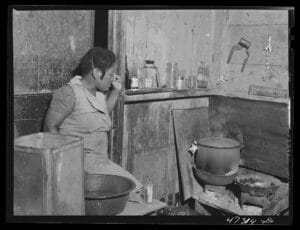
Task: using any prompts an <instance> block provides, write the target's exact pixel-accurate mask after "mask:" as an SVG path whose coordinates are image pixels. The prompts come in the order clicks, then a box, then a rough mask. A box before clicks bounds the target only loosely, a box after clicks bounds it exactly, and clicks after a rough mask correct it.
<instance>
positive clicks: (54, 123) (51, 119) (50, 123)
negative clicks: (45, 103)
mask: <svg viewBox="0 0 300 230" xmlns="http://www.w3.org/2000/svg"><path fill="white" fill-rule="evenodd" d="M74 107H75V95H74V92H73V89H72V88H71V87H69V86H63V87H62V88H60V89H59V90H57V91H56V92H55V93H54V95H53V98H52V101H51V104H50V106H49V109H48V111H47V114H46V117H45V121H44V132H51V133H58V131H59V126H60V125H61V124H62V122H63V121H64V120H65V119H66V118H67V116H68V115H69V114H70V113H71V112H72V111H73V109H74Z"/></svg>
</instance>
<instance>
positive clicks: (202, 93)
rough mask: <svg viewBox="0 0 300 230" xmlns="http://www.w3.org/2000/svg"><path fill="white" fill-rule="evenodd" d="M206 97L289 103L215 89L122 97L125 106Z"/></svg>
mask: <svg viewBox="0 0 300 230" xmlns="http://www.w3.org/2000/svg"><path fill="white" fill-rule="evenodd" d="M208 96H224V97H234V98H241V99H248V100H258V101H269V102H277V103H285V104H288V103H289V100H290V99H289V98H272V97H265V96H256V95H248V94H247V93H242V92H238V93H231V92H225V91H222V90H217V89H182V90H172V89H168V88H163V89H138V90H126V92H125V95H124V102H125V104H129V103H135V102H149V101H161V100H172V99H180V98H193V97H208Z"/></svg>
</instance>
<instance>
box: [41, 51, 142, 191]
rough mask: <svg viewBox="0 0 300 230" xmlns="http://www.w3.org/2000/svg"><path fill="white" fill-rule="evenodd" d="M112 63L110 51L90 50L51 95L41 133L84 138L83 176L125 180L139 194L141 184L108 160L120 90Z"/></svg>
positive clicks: (113, 61) (113, 59)
mask: <svg viewBox="0 0 300 230" xmlns="http://www.w3.org/2000/svg"><path fill="white" fill-rule="evenodd" d="M115 61H116V57H115V55H114V53H113V52H111V51H110V50H107V49H103V48H101V47H94V48H92V49H91V50H89V51H88V52H87V53H86V55H85V56H83V57H82V59H81V60H80V63H79V64H78V66H77V68H76V70H75V71H74V73H75V74H74V77H73V78H72V79H71V80H70V81H69V82H68V83H67V84H66V85H65V86H63V87H61V88H59V89H58V90H56V91H55V92H54V95H53V98H52V101H51V104H50V107H49V109H48V111H47V114H46V117H45V122H44V131H45V132H52V133H60V134H66V135H74V136H80V137H83V138H84V169H85V172H86V173H95V174H97V173H98V174H101V173H103V174H113V175H121V176H126V177H129V178H131V179H132V180H133V181H134V182H135V183H136V190H138V189H140V188H141V187H142V185H141V183H140V182H139V181H138V180H137V179H136V178H135V177H134V176H133V175H132V174H130V173H129V172H128V171H126V170H125V169H123V168H122V167H120V166H119V165H117V164H115V163H113V162H112V161H110V160H109V159H108V157H107V151H108V135H107V134H108V131H109V130H110V129H111V128H112V124H111V118H110V116H109V114H110V112H111V111H112V110H113V108H114V106H115V105H116V103H117V100H118V96H119V91H120V90H121V87H122V86H121V82H120V79H119V77H118V76H116V75H114V74H113V73H112V69H113V65H114V63H115ZM110 87H111V88H112V89H111V90H109V89H110ZM106 94H108V96H106Z"/></svg>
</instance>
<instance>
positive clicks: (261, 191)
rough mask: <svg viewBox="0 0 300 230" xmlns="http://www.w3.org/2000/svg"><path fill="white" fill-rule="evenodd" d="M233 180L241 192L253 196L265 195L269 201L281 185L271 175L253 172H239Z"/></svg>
mask: <svg viewBox="0 0 300 230" xmlns="http://www.w3.org/2000/svg"><path fill="white" fill-rule="evenodd" d="M235 181H236V183H237V184H238V185H239V186H240V189H241V191H242V192H244V193H248V194H250V195H251V196H255V197H267V199H268V200H269V201H271V200H273V198H274V196H275V193H276V191H277V190H278V189H279V187H280V185H281V181H280V180H279V179H277V178H275V177H273V176H269V175H266V174H255V173H245V174H241V175H239V176H238V177H236V180H235Z"/></svg>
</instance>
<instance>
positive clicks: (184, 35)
mask: <svg viewBox="0 0 300 230" xmlns="http://www.w3.org/2000/svg"><path fill="white" fill-rule="evenodd" d="M122 13H123V14H124V15H125V17H124V18H125V20H126V21H127V23H126V24H127V26H126V54H127V58H128V69H129V73H130V75H131V76H132V75H133V74H135V73H136V69H137V68H141V67H142V66H143V62H144V60H145V59H151V60H154V61H155V64H156V65H157V66H158V68H159V73H160V76H161V78H162V79H165V78H166V74H165V71H166V68H167V63H168V62H177V63H178V65H179V70H181V71H184V72H185V73H186V74H188V75H191V74H193V75H195V74H196V73H197V69H198V66H199V65H200V63H201V60H204V61H206V66H207V67H206V68H207V69H206V71H205V73H207V74H209V71H208V70H209V66H210V59H211V58H210V56H211V48H212V46H211V36H212V31H211V30H212V23H213V20H212V16H213V14H212V11H211V10H128V11H122Z"/></svg>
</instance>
